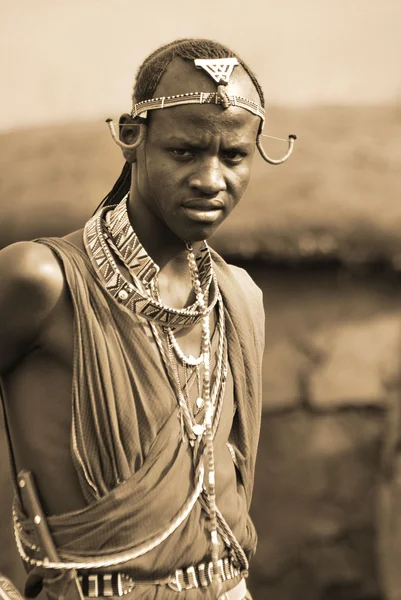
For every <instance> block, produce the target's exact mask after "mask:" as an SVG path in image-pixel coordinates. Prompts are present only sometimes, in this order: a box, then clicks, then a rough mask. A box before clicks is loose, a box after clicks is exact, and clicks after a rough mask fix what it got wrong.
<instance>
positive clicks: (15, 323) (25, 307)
mask: <svg viewBox="0 0 401 600" xmlns="http://www.w3.org/2000/svg"><path fill="white" fill-rule="evenodd" d="M62 289H63V274H62V271H61V268H60V266H59V264H58V261H57V259H56V258H55V257H54V255H53V253H52V252H51V250H50V249H49V248H48V247H47V246H44V245H43V244H37V243H34V242H18V243H16V244H12V245H11V246H7V247H6V248H4V250H2V251H1V252H0V374H2V373H6V372H7V371H8V370H10V369H11V368H12V367H13V366H14V365H15V364H16V363H18V362H19V361H20V360H21V359H22V358H23V356H24V355H25V354H26V353H27V352H28V351H29V350H30V349H31V348H33V347H34V346H35V343H36V341H37V340H38V338H39V336H40V335H41V333H42V332H43V330H44V328H45V326H46V322H47V319H48V317H49V316H50V315H51V313H52V310H53V309H54V307H55V306H56V304H57V302H58V300H59V298H60V295H61V293H62Z"/></svg>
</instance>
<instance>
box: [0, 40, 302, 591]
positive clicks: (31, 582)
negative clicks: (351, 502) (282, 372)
mask: <svg viewBox="0 0 401 600" xmlns="http://www.w3.org/2000/svg"><path fill="white" fill-rule="evenodd" d="M133 100H134V107H133V111H132V113H131V114H125V115H123V116H122V117H121V119H120V139H119V140H117V138H116V141H117V143H118V144H119V145H120V146H121V148H122V151H123V154H124V157H125V160H126V163H125V166H124V169H123V172H122V174H121V176H120V178H119V180H118V181H117V183H116V185H115V186H114V188H113V190H112V191H111V192H110V194H109V195H108V196H107V197H106V199H105V201H104V202H103V205H102V207H101V208H100V209H99V210H98V211H97V212H96V213H95V215H94V216H93V217H92V219H91V220H90V221H89V222H88V223H87V224H86V225H85V227H84V228H83V229H82V230H80V231H77V232H74V233H72V234H70V235H68V236H66V237H65V238H62V239H58V238H47V239H40V240H35V242H28V243H27V242H23V243H17V244H14V245H12V246H10V247H8V248H6V249H5V250H3V251H2V252H1V253H0V274H1V275H0V372H1V375H2V384H3V394H4V397H5V401H6V413H7V422H8V426H9V434H10V440H11V445H12V447H13V453H12V455H13V457H14V461H15V471H16V472H17V471H19V475H18V477H16V479H17V481H16V491H17V493H16V503H15V510H14V519H15V532H16V540H17V547H18V550H19V553H20V555H21V557H22V559H23V560H24V563H25V565H26V567H27V570H28V571H29V576H28V582H27V588H26V593H27V594H28V595H35V593H37V591H38V590H39V589H40V587H41V585H42V583H44V585H45V588H46V590H47V592H48V594H49V596H51V597H53V598H59V597H62V596H64V595H66V594H67V595H68V594H72V595H73V594H74V593H75V595H79V594H80V593H81V590H82V593H83V595H85V596H89V597H92V598H94V597H102V596H105V597H106V596H109V597H110V596H120V595H128V596H129V597H131V598H133V599H137V598H138V599H139V598H143V599H145V598H146V599H149V600H151V599H152V600H153V599H156V598H157V599H160V598H161V599H165V600H169V599H173V598H174V599H175V598H179V599H181V598H182V599H188V600H192V599H193V600H196V599H197V598H199V599H201V598H202V599H203V600H206V599H207V600H209V599H212V598H213V599H214V598H226V599H228V600H237V599H242V598H245V597H247V598H249V597H250V596H249V595H248V592H247V590H246V583H245V578H246V575H247V572H248V561H249V559H250V558H251V557H252V555H253V554H254V552H255V546H256V534H255V530H254V526H253V524H252V522H251V520H250V518H249V514H248V513H249V507H250V502H251V494H252V487H253V476H254V464H255V457H256V448H257V441H258V436H259V425H260V413H261V360H262V353H263V338H264V316H263V305H262V297H261V292H260V290H259V289H258V288H257V287H256V286H255V284H254V283H253V281H252V280H251V279H250V278H249V276H248V275H247V274H246V273H245V271H243V270H241V269H238V268H235V267H231V266H228V265H227V264H226V263H225V262H224V261H223V260H222V258H221V257H219V256H218V255H217V254H216V253H214V252H212V251H210V250H209V248H208V246H207V244H206V243H205V240H207V239H208V238H209V237H210V236H211V235H212V234H213V233H214V232H215V231H216V229H217V228H218V226H219V225H220V224H221V223H222V222H223V221H224V220H225V219H226V218H227V216H228V215H229V214H230V212H231V211H232V210H233V208H234V207H235V206H236V204H237V203H238V202H239V200H240V198H241V196H242V195H243V193H244V191H245V189H246V186H247V184H248V181H249V177H250V170H251V163H252V159H253V156H254V153H255V149H256V147H258V148H259V150H260V152H261V153H262V155H263V156H264V158H266V160H268V161H269V159H268V157H266V155H265V154H264V152H263V148H262V147H261V144H260V134H261V130H262V125H263V118H264V110H263V104H264V101H263V94H262V91H261V89H260V86H259V84H258V83H257V81H256V79H255V77H254V75H253V74H252V73H251V71H250V70H249V69H248V67H246V65H244V63H243V62H242V61H241V60H239V59H236V58H235V57H234V55H233V53H232V52H231V51H230V50H228V49H227V48H225V47H224V46H222V45H220V44H218V43H215V42H210V41H208V40H179V41H176V42H173V43H172V44H169V45H167V46H164V47H162V48H160V49H159V50H157V51H156V52H155V53H153V54H152V55H151V56H150V57H149V58H148V59H147V60H145V62H144V63H143V65H142V66H141V67H140V69H139V71H138V74H137V79H136V84H135V89H134V97H133ZM110 127H111V131H112V132H113V133H114V130H113V127H112V124H110ZM292 144H293V139H291V140H290V149H289V152H288V153H287V155H289V153H290V151H291V149H292ZM269 162H270V161H269ZM272 162H274V161H272ZM27 472H28V473H27ZM29 473H32V474H33V476H34V478H35V481H36V484H37V490H38V494H37V496H38V497H35V490H34V488H33V487H32V483H31V478H30V475H29ZM40 504H41V506H40ZM76 577H78V579H79V582H80V583H79V585H78V584H77V579H76ZM74 586H75V587H74ZM71 590H75V591H71Z"/></svg>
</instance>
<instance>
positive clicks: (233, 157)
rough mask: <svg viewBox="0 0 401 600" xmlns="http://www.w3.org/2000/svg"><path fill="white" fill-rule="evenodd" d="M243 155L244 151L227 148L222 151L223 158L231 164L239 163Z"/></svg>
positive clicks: (244, 154) (244, 155)
mask: <svg viewBox="0 0 401 600" xmlns="http://www.w3.org/2000/svg"><path fill="white" fill-rule="evenodd" d="M245 157H246V153H245V152H240V151H239V150H227V151H226V152H224V153H223V159H224V160H226V161H228V162H230V163H233V164H237V163H240V162H241V161H242V160H243V159H244V158H245Z"/></svg>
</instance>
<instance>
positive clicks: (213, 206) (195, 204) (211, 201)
mask: <svg viewBox="0 0 401 600" xmlns="http://www.w3.org/2000/svg"><path fill="white" fill-rule="evenodd" d="M183 206H184V208H190V209H193V210H221V209H222V208H224V202H223V200H220V199H219V198H191V199H190V200H186V201H185V202H184V203H183Z"/></svg>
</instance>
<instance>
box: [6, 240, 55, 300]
mask: <svg viewBox="0 0 401 600" xmlns="http://www.w3.org/2000/svg"><path fill="white" fill-rule="evenodd" d="M0 280H1V284H2V287H3V289H5V291H6V292H7V295H8V296H13V295H17V294H18V295H19V294H21V293H22V292H24V293H29V295H30V296H31V295H32V294H35V297H36V298H38V297H39V296H40V297H42V299H43V300H44V299H45V298H46V297H48V296H49V295H54V294H55V293H60V291H61V288H62V287H63V283H64V276H63V272H62V269H61V267H60V264H59V261H58V260H57V258H56V257H55V255H54V253H53V252H52V251H51V249H50V248H49V247H47V246H45V245H44V244H38V243H35V242H16V243H14V244H11V245H10V246H6V248H4V249H3V250H1V251H0Z"/></svg>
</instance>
